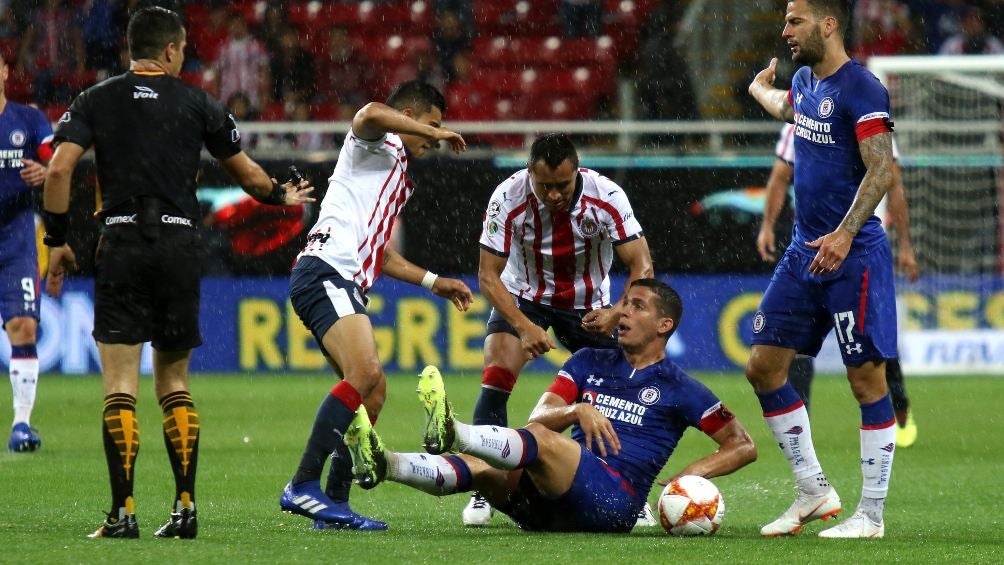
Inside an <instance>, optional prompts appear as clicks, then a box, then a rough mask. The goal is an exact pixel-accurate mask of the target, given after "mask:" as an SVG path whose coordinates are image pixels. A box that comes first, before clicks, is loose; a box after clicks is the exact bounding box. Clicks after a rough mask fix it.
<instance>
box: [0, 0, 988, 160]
mask: <svg viewBox="0 0 1004 565" xmlns="http://www.w3.org/2000/svg"><path fill="white" fill-rule="evenodd" d="M736 2H737V4H742V3H743V2H739V0H736ZM142 3H159V4H166V5H173V6H174V7H176V8H177V9H178V10H179V11H180V12H182V13H183V14H184V16H185V20H186V23H187V28H188V33H189V35H188V49H187V62H186V65H185V69H184V72H183V75H182V78H183V79H184V80H186V81H189V82H191V83H193V84H196V85H198V86H200V87H203V88H206V89H207V90H208V91H210V92H212V93H213V94H214V95H215V96H217V97H218V98H219V99H220V100H221V101H223V102H225V103H226V104H227V105H228V106H229V107H230V108H231V109H232V110H233V111H234V113H235V115H236V116H237V118H238V119H240V120H264V121H275V120H283V121H305V120H345V119H348V118H349V117H351V115H352V113H353V112H354V111H355V110H356V109H357V108H358V107H359V105H360V104H362V103H364V102H365V101H368V100H372V99H382V98H383V97H384V96H385V95H386V93H387V92H388V90H389V88H390V87H391V86H392V85H393V84H396V83H398V82H401V81H403V80H407V79H414V78H421V79H424V80H426V81H429V82H431V83H433V84H435V85H437V86H439V87H441V88H442V89H443V90H444V92H445V93H446V94H447V97H448V101H449V104H450V118H451V119H452V120H510V119H520V120H523V119H592V118H603V117H612V116H616V115H617V109H616V104H617V79H618V78H619V77H621V78H627V79H630V80H632V81H633V83H634V84H635V85H636V91H637V94H638V101H639V107H638V110H637V115H638V117H640V118H643V119H694V118H697V117H699V109H698V105H697V103H696V95H695V92H694V86H693V81H692V80H691V71H690V70H689V69H688V68H687V61H686V60H685V57H684V56H683V55H682V54H681V53H680V52H679V51H678V50H677V46H676V44H677V43H678V42H676V41H675V39H676V37H677V33H678V32H679V26H680V22H681V19H682V17H683V14H684V12H685V10H686V7H687V6H688V4H689V2H688V1H686V0H681V1H668V0H667V1H660V0H551V1H539V0H532V1H531V0H364V1H361V2H360V1H348V0H346V1H341V2H337V1H328V2H320V1H316V0H315V1H306V0H289V1H271V2H265V1H263V0H237V1H231V2H222V1H218V0H201V1H191V0H164V1H162V2H150V1H147V2H143V0H0V51H2V53H3V54H4V56H5V58H6V60H7V62H8V63H9V64H10V66H11V74H10V78H9V80H8V84H7V92H8V96H9V97H11V98H12V99H14V100H24V101H30V102H34V103H36V104H38V105H39V106H41V107H43V108H45V109H47V111H48V113H49V115H50V117H51V118H56V117H58V115H59V114H61V112H62V111H63V109H64V108H65V107H66V105H68V104H69V102H70V101H71V100H72V98H73V97H74V96H75V95H76V94H77V93H78V92H80V91H81V90H82V89H83V88H86V86H88V85H90V84H93V83H94V82H95V81H97V80H101V79H103V78H105V77H108V76H111V75H114V74H117V73H119V72H122V71H123V70H124V69H126V68H127V67H128V53H127V51H126V49H125V44H124V35H125V34H124V27H125V21H126V15H127V14H128V13H129V11H130V10H131V9H134V8H135V7H136V5H138V4H142ZM777 4H778V10H779V11H780V10H781V9H782V8H783V5H784V0H777ZM852 14H853V18H852V22H851V33H850V36H849V38H848V42H849V46H850V47H851V50H852V53H853V54H854V55H855V56H856V57H858V58H859V59H867V58H868V57H870V56H873V55H895V54H911V53H922V54H931V53H943V54H975V53H984V54H995V53H1001V52H1004V45H1002V43H1001V41H1000V39H999V37H1000V36H1001V35H1002V33H1004V0H856V1H854V2H852ZM779 24H780V21H779ZM255 143H257V144H260V145H261V147H262V148H277V147H278V148H292V149H302V150H313V149H328V148H330V146H331V145H332V144H333V143H335V140H334V139H326V138H325V137H324V136H321V135H318V134H315V133H309V132H308V133H299V134H295V135H293V134H291V135H284V136H266V137H263V138H259V139H257V140H255Z"/></svg>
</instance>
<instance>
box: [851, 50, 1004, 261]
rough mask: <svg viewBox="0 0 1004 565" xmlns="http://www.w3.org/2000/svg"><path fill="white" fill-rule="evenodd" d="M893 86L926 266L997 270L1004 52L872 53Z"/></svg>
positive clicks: (917, 241)
mask: <svg viewBox="0 0 1004 565" xmlns="http://www.w3.org/2000/svg"><path fill="white" fill-rule="evenodd" d="M868 67H869V69H871V70H872V72H874V73H875V75H876V76H877V77H878V78H879V80H881V81H882V82H883V84H885V85H886V87H887V88H888V89H889V98H890V106H891V108H892V114H893V120H894V121H895V123H896V134H895V135H896V143H897V145H898V146H899V150H900V153H901V155H902V158H901V161H902V165H903V182H904V186H905V187H906V191H907V198H908V200H909V204H910V208H911V213H910V217H911V222H912V224H913V230H912V233H913V239H914V246H915V248H916V251H917V254H918V259H919V260H920V261H921V266H922V267H923V269H924V271H925V272H928V273H932V274H960V275H990V274H999V273H1000V272H1001V270H1002V267H1004V261H1002V255H1001V253H1002V240H1004V233H1002V232H1001V225H1000V218H999V214H998V210H999V204H1000V202H1001V200H1002V183H1001V174H1002V171H1004V168H1002V152H1001V151H1002V146H1001V135H1002V131H1004V129H1002V125H1004V123H1002V117H1004V114H1002V108H1004V56H990V55H969V56H943V55H933V56H898V57H872V58H871V59H869V61H868Z"/></svg>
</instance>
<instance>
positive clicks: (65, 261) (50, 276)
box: [45, 244, 77, 298]
mask: <svg viewBox="0 0 1004 565" xmlns="http://www.w3.org/2000/svg"><path fill="white" fill-rule="evenodd" d="M75 270H77V256H76V255H75V254H74V253H73V250H72V249H70V246H69V245H65V244H64V245H61V246H59V247H50V248H49V271H48V273H46V277H45V292H47V293H49V296H51V297H53V298H59V295H60V294H62V293H63V280H64V279H65V278H66V273H67V271H75Z"/></svg>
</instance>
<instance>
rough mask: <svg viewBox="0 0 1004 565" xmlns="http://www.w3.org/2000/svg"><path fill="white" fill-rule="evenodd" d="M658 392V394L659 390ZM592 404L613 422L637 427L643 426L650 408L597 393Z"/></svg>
mask: <svg viewBox="0 0 1004 565" xmlns="http://www.w3.org/2000/svg"><path fill="white" fill-rule="evenodd" d="M649 388H654V387H649ZM656 392H657V393H658V390H656ZM592 404H593V406H595V407H596V409H597V410H599V411H600V414H603V415H604V416H606V417H607V418H608V419H610V421H611V422H626V423H628V424H634V425H636V426H641V425H642V423H641V421H642V417H644V416H645V412H647V411H648V408H647V407H645V406H642V405H641V404H636V403H634V402H631V401H630V400H624V399H623V398H619V397H616V396H611V395H609V394H601V393H596V399H595V401H594V402H593V403H592Z"/></svg>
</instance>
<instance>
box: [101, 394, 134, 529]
mask: <svg viewBox="0 0 1004 565" xmlns="http://www.w3.org/2000/svg"><path fill="white" fill-rule="evenodd" d="M103 420H104V421H103V425H102V434H103V437H104V443H105V459H106V460H107V462H108V478H109V480H110V481H111V487H112V509H111V511H110V512H109V516H120V515H122V514H134V513H135V508H134V504H133V480H134V471H135V469H136V456H137V455H138V454H139V428H138V427H137V422H136V399H135V398H133V397H132V396H131V395H129V394H125V393H113V394H109V395H108V396H106V397H105V406H104V418H103ZM123 509H124V510H123ZM120 510H121V511H120Z"/></svg>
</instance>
